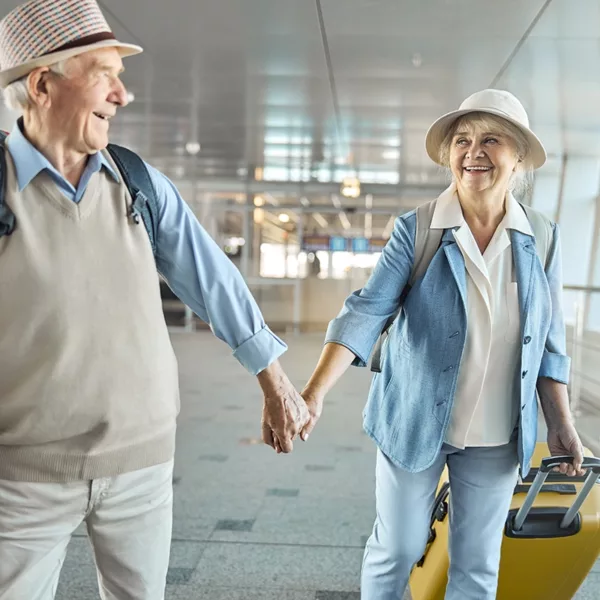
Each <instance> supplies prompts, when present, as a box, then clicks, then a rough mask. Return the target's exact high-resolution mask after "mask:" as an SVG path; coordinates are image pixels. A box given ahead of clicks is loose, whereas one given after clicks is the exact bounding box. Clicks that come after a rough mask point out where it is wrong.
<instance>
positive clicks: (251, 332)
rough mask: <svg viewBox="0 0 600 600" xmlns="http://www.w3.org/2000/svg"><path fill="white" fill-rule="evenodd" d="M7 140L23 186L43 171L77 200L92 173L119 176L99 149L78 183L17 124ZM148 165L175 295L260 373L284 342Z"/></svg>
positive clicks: (171, 188)
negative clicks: (54, 165)
mask: <svg viewBox="0 0 600 600" xmlns="http://www.w3.org/2000/svg"><path fill="white" fill-rule="evenodd" d="M6 144H7V148H8V150H9V152H10V154H11V156H12V159H13V162H14V164H15V169H16V174H17V183H18V185H19V191H22V190H23V189H24V188H25V187H27V185H29V183H31V181H32V180H33V179H34V178H35V177H36V176H37V175H38V174H39V173H40V172H42V171H44V170H45V171H46V172H47V173H48V174H49V175H50V176H51V177H52V179H53V180H54V182H55V183H56V185H57V186H58V188H59V189H60V191H61V192H62V193H63V194H64V195H65V196H66V197H67V198H69V199H70V200H72V201H73V202H79V201H80V200H81V198H82V197H83V195H84V193H85V190H86V187H87V185H88V183H89V181H90V179H91V177H92V175H93V174H94V173H97V172H99V171H100V170H101V169H102V168H104V169H106V171H107V172H108V173H109V175H110V176H111V177H113V178H114V179H115V180H116V181H118V182H119V181H121V177H120V174H119V173H118V172H115V170H114V169H113V168H112V167H111V165H110V164H109V163H108V161H107V160H106V159H105V157H104V156H103V154H102V153H100V152H98V153H96V154H93V155H91V156H90V158H89V160H88V163H87V166H86V168H85V170H84V172H83V175H82V177H81V179H80V181H79V185H78V186H77V188H75V187H74V186H73V185H72V184H71V183H70V182H68V181H67V180H66V179H65V178H64V177H63V176H62V175H61V174H60V173H59V172H58V171H57V170H56V169H55V168H54V167H53V166H52V165H51V164H50V162H49V161H48V159H47V158H46V157H45V156H44V155H43V154H41V153H40V152H39V151H38V150H37V149H36V148H35V147H34V146H33V145H32V144H31V143H30V142H29V141H28V140H27V138H26V137H25V136H24V135H23V133H22V132H21V129H20V127H19V125H18V123H16V124H15V126H14V127H13V129H12V131H11V133H10V135H9V136H8V138H7V141H6ZM146 166H147V168H148V171H149V173H150V176H151V179H152V183H153V184H154V188H155V190H156V193H157V200H158V206H159V220H158V235H157V240H156V248H157V251H156V262H157V269H158V271H159V272H160V273H161V274H162V275H163V277H164V278H165V279H166V280H167V282H168V284H169V286H170V287H171V289H172V290H173V291H174V292H175V294H176V295H177V296H178V297H179V298H180V299H181V300H182V301H183V302H185V304H187V305H188V306H189V307H190V308H191V309H192V310H193V311H194V312H195V313H196V314H197V315H198V316H199V317H200V318H201V319H202V320H203V321H205V322H206V323H208V324H209V325H210V327H211V329H212V331H213V333H214V334H215V335H216V336H217V337H218V338H219V339H221V340H223V341H224V342H226V343H227V344H228V345H229V346H230V347H231V348H232V350H233V354H234V356H235V357H236V359H237V360H238V361H239V362H240V363H241V364H242V365H243V366H244V367H245V368H246V369H247V370H248V371H249V372H250V373H252V374H257V373H260V371H262V370H263V369H265V368H266V367H267V366H269V365H270V364H271V363H272V362H273V361H274V360H275V359H276V358H278V357H279V356H280V355H281V354H283V353H284V352H285V351H286V350H287V346H286V344H285V343H284V342H283V341H282V340H281V339H280V338H279V337H277V336H276V335H275V334H274V333H273V332H272V331H271V330H270V329H269V327H268V326H267V325H266V324H265V321H264V318H263V316H262V314H261V312H260V310H259V308H258V306H257V304H256V302H255V300H254V298H253V297H252V294H251V293H250V291H249V290H248V287H247V286H246V283H245V281H244V279H243V277H242V276H241V274H240V272H239V271H238V270H237V268H236V267H235V265H234V264H233V263H232V262H231V261H230V260H229V258H228V257H227V256H226V255H225V253H224V252H223V251H222V250H221V249H220V248H219V247H218V245H217V244H216V243H215V241H214V240H213V239H212V238H211V237H210V236H209V235H208V233H206V231H205V230H204V228H203V227H202V225H200V223H199V222H198V220H197V218H196V216H195V215H194V213H193V212H192V210H191V209H190V207H189V206H188V205H187V204H186V203H185V201H184V200H183V198H182V197H181V196H180V194H179V192H178V191H177V188H176V187H175V185H173V183H172V182H171V181H170V180H169V179H168V178H167V177H166V176H165V175H163V174H162V173H160V172H159V171H157V170H156V169H155V168H153V167H151V166H150V165H148V164H146Z"/></svg>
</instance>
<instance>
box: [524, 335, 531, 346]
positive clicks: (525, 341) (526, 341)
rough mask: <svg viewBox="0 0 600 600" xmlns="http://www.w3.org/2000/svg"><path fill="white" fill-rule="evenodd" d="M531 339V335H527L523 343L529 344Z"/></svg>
mask: <svg viewBox="0 0 600 600" xmlns="http://www.w3.org/2000/svg"><path fill="white" fill-rule="evenodd" d="M530 341H531V337H530V336H528V335H527V336H525V339H524V340H523V343H525V344H529V342H530Z"/></svg>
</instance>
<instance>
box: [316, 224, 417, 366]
mask: <svg viewBox="0 0 600 600" xmlns="http://www.w3.org/2000/svg"><path fill="white" fill-rule="evenodd" d="M407 221H408V224H407ZM414 221H415V219H414V217H412V219H411V220H410V221H409V220H408V219H406V220H405V219H404V218H402V217H398V218H397V219H396V222H395V225H394V231H393V232H392V236H391V237H390V239H389V241H388V243H387V244H386V246H385V248H384V249H383V252H382V254H381V258H380V259H379V261H378V262H377V265H376V266H375V269H374V270H373V273H372V274H371V277H369V280H368V281H367V283H366V284H365V286H364V287H363V288H362V289H360V290H358V291H356V292H354V293H352V294H351V295H350V296H349V297H348V298H347V299H346V301H345V302H344V306H343V307H342V310H341V311H340V313H339V314H338V316H337V317H336V318H335V319H333V320H332V321H331V322H330V323H329V327H328V328H327V335H326V336H325V343H331V342H333V343H337V344H340V345H342V346H345V347H346V348H348V349H349V350H350V351H351V352H352V353H353V354H354V355H355V356H356V359H355V360H354V361H353V363H352V364H353V365H354V366H359V367H364V366H366V364H367V361H368V360H369V356H370V354H371V351H372V350H373V346H374V345H375V342H376V341H377V338H378V337H379V335H380V334H381V331H382V329H383V327H384V325H385V323H386V321H387V320H388V318H389V317H390V316H392V315H393V314H394V313H395V312H396V311H397V309H398V307H399V306H400V297H401V294H402V290H403V289H404V286H405V285H406V283H407V282H408V279H409V277H410V272H411V269H412V264H413V254H414V225H415V223H414Z"/></svg>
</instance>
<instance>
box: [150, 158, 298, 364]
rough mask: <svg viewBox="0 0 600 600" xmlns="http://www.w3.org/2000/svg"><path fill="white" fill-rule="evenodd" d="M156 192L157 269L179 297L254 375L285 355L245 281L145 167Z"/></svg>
mask: <svg viewBox="0 0 600 600" xmlns="http://www.w3.org/2000/svg"><path fill="white" fill-rule="evenodd" d="M146 166H147V168H148V171H149V173H150V177H151V179H152V183H153V184H154V188H155V190H156V195H157V200H158V206H159V215H158V233H157V239H156V262H157V268H158V270H159V272H160V273H161V275H162V276H163V277H164V278H165V280H166V281H167V283H168V284H169V287H170V288H171V289H172V290H173V292H174V293H175V294H176V295H177V297H178V298H179V299H180V300H181V301H182V302H184V303H185V304H187V305H188V306H189V307H190V308H191V309H192V310H193V311H194V312H195V313H196V314H197V315H198V316H199V317H200V318H201V319H202V320H203V321H205V322H206V323H208V324H209V325H210V328H211V330H212V331H213V333H214V334H215V336H216V337H218V338H219V339H221V340H223V341H224V342H225V343H227V344H228V345H229V347H230V348H231V349H232V350H233V355H234V356H235V358H236V359H237V360H238V361H239V362H240V363H241V364H242V365H243V366H244V368H245V369H247V370H248V371H249V372H250V373H252V374H253V375H256V374H257V373H260V372H261V371H262V370H264V369H265V368H266V367H268V366H269V365H270V364H271V363H272V362H273V361H274V360H276V359H277V358H278V357H279V356H281V354H283V353H284V352H285V351H286V350H287V346H286V344H285V343H284V342H283V340H281V339H280V338H279V337H278V336H276V335H275V334H274V333H273V332H272V331H271V330H270V329H269V327H268V326H267V325H266V323H265V320H264V318H263V315H262V313H261V311H260V309H259V308H258V305H257V304H256V301H255V300H254V298H253V296H252V294H251V293H250V290H249V289H248V286H247V285H246V282H245V281H244V279H243V277H242V275H241V273H240V272H239V271H238V269H237V268H236V267H235V265H234V264H233V263H232V262H231V260H229V258H228V257H227V256H226V255H225V253H224V252H223V251H222V250H221V249H220V248H219V246H218V245H217V244H216V242H215V241H214V240H213V239H212V238H211V237H210V236H209V235H208V233H207V232H206V231H205V229H204V228H203V227H202V225H201V224H200V223H199V222H198V219H197V218H196V216H195V215H194V213H193V212H192V210H191V209H190V207H189V206H188V205H187V204H186V202H185V201H184V200H183V198H182V197H181V195H180V194H179V192H178V190H177V188H176V187H175V185H173V183H172V182H171V181H170V180H169V179H168V178H167V177H166V176H165V175H163V174H162V173H160V171H157V170H156V169H155V168H153V167H152V166H151V165H146Z"/></svg>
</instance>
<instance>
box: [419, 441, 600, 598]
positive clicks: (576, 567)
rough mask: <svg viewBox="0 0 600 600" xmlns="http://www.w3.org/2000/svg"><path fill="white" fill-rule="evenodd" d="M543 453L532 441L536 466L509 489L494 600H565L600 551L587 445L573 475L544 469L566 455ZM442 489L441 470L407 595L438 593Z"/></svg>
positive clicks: (598, 469)
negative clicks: (582, 470)
mask: <svg viewBox="0 0 600 600" xmlns="http://www.w3.org/2000/svg"><path fill="white" fill-rule="evenodd" d="M549 454H550V453H549V451H548V446H547V445H546V444H543V443H539V444H537V447H536V451H535V454H534V457H533V461H532V464H534V465H539V466H538V468H532V469H531V472H530V473H529V474H528V476H527V477H526V478H525V480H524V481H522V482H519V484H518V485H517V487H516V488H515V492H514V496H513V500H512V504H511V510H510V512H509V514H508V516H507V520H506V525H505V531H504V540H503V543H502V556H501V561H500V574H499V582H498V594H497V600H571V599H572V598H573V596H574V595H575V593H576V591H577V589H578V588H579V587H580V586H581V584H582V582H583V581H584V579H585V578H586V577H587V575H588V573H589V571H590V569H591V568H592V566H593V565H594V563H595V561H596V560H597V559H598V556H599V555H600V485H597V483H598V478H599V476H600V459H597V458H594V457H593V456H592V455H591V453H590V451H589V450H587V449H586V451H585V456H586V458H585V461H584V467H586V468H587V470H588V474H587V475H586V476H585V477H582V478H579V477H578V478H572V477H566V476H564V475H561V474H560V473H553V472H551V470H552V467H553V466H554V465H556V464H558V463H560V462H565V461H566V460H569V457H554V458H552V459H550V458H544V457H548V456H549ZM449 493H450V490H449V486H448V474H447V471H444V473H443V475H442V477H441V479H440V483H439V486H438V494H437V497H436V504H435V506H434V510H433V514H432V518H431V533H430V536H429V543H428V545H427V548H426V550H425V554H424V556H423V558H422V559H421V561H420V562H419V563H418V564H417V565H416V566H415V568H414V569H413V571H412V573H411V577H410V592H411V595H412V599H413V600H443V598H444V593H445V589H446V583H447V572H448V564H449V563H448V517H447V515H448V499H449ZM521 509H522V510H521ZM517 519H518V521H516V520H517ZM561 525H563V526H562V527H561Z"/></svg>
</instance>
